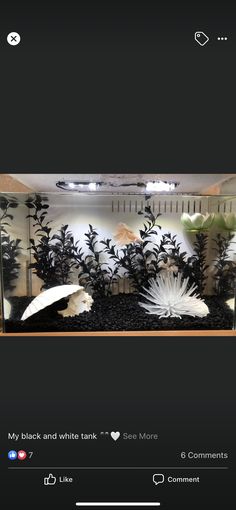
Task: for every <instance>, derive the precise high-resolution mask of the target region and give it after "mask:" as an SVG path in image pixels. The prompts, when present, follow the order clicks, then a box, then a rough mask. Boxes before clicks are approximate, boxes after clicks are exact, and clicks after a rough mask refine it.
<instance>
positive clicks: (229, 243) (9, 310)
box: [0, 183, 236, 333]
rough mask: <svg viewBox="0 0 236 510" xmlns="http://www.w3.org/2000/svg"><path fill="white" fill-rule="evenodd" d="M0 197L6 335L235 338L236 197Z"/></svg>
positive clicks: (90, 193) (93, 192)
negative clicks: (231, 333) (227, 334)
mask: <svg viewBox="0 0 236 510" xmlns="http://www.w3.org/2000/svg"><path fill="white" fill-rule="evenodd" d="M59 187H60V189H59V190H58V192H51V193H37V192H32V193H29V194H26V193H5V192H4V193H1V194H0V221H1V247H0V263H1V328H2V331H3V332H5V333H24V332H28V333H30V332H82V333H83V332H102V331H104V332H114V331H124V332H126V331H140V332H144V333H145V332H148V331H153V332H155V331H156V332H157V333H158V332H161V331H170V332H171V331H172V332H173V331H176V330H182V331H192V330H195V331H196V330H199V331H200V330H205V331H206V330H223V331H226V330H233V329H235V286H236V249H235V246H236V244H235V243H236V195H231V196H230V195H224V196H219V195H217V196H212V195H211V196H199V195H196V194H193V195H191V194H186V195H183V194H178V193H176V192H175V190H172V191H171V193H166V194H165V193H162V194H159V193H158V190H155V189H154V190H153V191H152V192H150V193H149V192H148V190H146V193H145V194H144V193H141V192H140V193H139V192H136V193H133V192H132V191H131V192H130V190H127V191H126V190H125V191H123V192H122V193H118V192H116V191H114V192H112V193H111V192H109V193H106V192H103V191H98V190H97V189H96V187H94V189H93V187H92V186H91V183H90V189H89V190H86V191H84V190H79V191H78V192H75V190H73V189H71V191H70V190H68V189H66V188H65V189H63V183H59Z"/></svg>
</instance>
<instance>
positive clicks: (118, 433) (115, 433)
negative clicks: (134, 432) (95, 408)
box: [111, 431, 120, 441]
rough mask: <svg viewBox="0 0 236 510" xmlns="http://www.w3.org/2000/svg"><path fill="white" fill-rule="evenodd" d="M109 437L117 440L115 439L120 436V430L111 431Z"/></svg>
mask: <svg viewBox="0 0 236 510" xmlns="http://www.w3.org/2000/svg"><path fill="white" fill-rule="evenodd" d="M111 437H112V439H113V440H114V441H117V439H119V437H120V432H118V431H117V432H111Z"/></svg>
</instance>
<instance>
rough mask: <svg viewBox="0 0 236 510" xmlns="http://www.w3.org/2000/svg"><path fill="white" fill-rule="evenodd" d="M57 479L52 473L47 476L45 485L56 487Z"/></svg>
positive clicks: (44, 481)
mask: <svg viewBox="0 0 236 510" xmlns="http://www.w3.org/2000/svg"><path fill="white" fill-rule="evenodd" d="M56 481H57V479H56V477H55V476H53V474H52V473H50V474H49V475H48V476H45V478H44V480H43V483H44V485H55V483H56Z"/></svg>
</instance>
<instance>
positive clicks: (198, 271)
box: [183, 232, 209, 296]
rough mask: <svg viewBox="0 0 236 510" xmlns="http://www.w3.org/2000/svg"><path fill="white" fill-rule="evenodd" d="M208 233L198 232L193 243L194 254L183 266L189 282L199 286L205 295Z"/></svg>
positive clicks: (201, 293) (201, 292) (200, 292)
mask: <svg viewBox="0 0 236 510" xmlns="http://www.w3.org/2000/svg"><path fill="white" fill-rule="evenodd" d="M207 245H208V235H207V234H206V233H204V232H198V233H197V234H196V240H195V241H194V243H193V247H194V250H193V252H194V253H193V255H192V256H191V257H188V259H187V264H185V266H184V268H183V276H184V277H185V278H186V277H189V284H190V285H192V284H195V285H196V286H197V289H198V292H199V294H200V296H203V295H204V291H205V287H206V281H207V269H208V268H209V265H208V264H207V263H206V258H207Z"/></svg>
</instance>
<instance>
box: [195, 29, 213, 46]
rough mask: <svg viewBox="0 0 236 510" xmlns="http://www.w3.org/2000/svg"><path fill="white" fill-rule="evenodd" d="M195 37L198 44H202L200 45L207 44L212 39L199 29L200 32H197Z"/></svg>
mask: <svg viewBox="0 0 236 510" xmlns="http://www.w3.org/2000/svg"><path fill="white" fill-rule="evenodd" d="M194 39H195V41H196V42H197V43H198V44H200V46H205V44H207V43H208V41H209V40H210V39H209V37H208V36H207V35H206V34H205V33H204V32H201V31H200V30H198V32H195V34H194Z"/></svg>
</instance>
